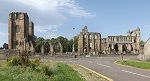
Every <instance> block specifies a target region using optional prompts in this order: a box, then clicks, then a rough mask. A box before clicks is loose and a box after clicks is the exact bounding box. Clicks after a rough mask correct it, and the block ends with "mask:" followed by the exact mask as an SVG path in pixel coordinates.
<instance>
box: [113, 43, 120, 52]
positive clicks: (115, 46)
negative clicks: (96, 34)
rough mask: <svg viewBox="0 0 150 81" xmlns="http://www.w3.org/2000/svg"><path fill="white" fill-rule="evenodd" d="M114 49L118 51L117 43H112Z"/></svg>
mask: <svg viewBox="0 0 150 81" xmlns="http://www.w3.org/2000/svg"><path fill="white" fill-rule="evenodd" d="M114 49H115V51H116V52H118V51H119V49H118V44H117V43H116V44H115V45H114Z"/></svg>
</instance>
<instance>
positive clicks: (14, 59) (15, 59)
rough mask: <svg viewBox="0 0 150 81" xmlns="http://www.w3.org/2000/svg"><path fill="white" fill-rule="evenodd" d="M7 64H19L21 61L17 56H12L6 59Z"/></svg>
mask: <svg viewBox="0 0 150 81" xmlns="http://www.w3.org/2000/svg"><path fill="white" fill-rule="evenodd" d="M7 62H8V63H7V65H8V66H18V65H21V61H20V58H19V57H16V56H13V57H10V58H8V59H7Z"/></svg>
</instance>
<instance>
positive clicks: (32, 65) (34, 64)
mask: <svg viewBox="0 0 150 81" xmlns="http://www.w3.org/2000/svg"><path fill="white" fill-rule="evenodd" d="M39 65H40V58H38V59H35V60H34V61H32V62H31V63H30V67H31V68H32V69H33V70H35V69H36V67H37V66H39Z"/></svg>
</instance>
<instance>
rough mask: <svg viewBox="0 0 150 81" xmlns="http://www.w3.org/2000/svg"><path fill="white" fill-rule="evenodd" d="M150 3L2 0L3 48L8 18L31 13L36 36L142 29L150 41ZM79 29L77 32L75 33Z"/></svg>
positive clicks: (130, 0) (121, 32)
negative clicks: (11, 14) (15, 14)
mask: <svg viewBox="0 0 150 81" xmlns="http://www.w3.org/2000/svg"><path fill="white" fill-rule="evenodd" d="M149 4H150V0H0V27H1V28H0V46H2V45H3V43H4V42H7V40H8V34H7V33H8V26H7V23H8V21H7V20H8V14H9V13H10V12H12V11H19V12H27V13H28V15H29V17H30V20H32V21H33V22H34V23H35V35H36V36H38V37H39V36H42V37H44V38H52V37H57V36H60V35H61V36H65V37H67V38H72V37H73V36H75V35H77V34H79V32H80V31H81V29H82V28H83V27H84V26H85V25H87V26H88V29H89V31H91V32H100V33H101V35H102V37H107V36H108V35H126V32H127V31H128V30H132V29H135V28H137V27H140V29H141V38H142V40H144V41H146V40H147V39H148V38H149V37H150V5H149ZM73 28H75V30H73Z"/></svg>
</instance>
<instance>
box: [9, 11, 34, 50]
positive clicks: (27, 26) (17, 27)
mask: <svg viewBox="0 0 150 81" xmlns="http://www.w3.org/2000/svg"><path fill="white" fill-rule="evenodd" d="M8 33H9V34H8V41H9V42H8V47H9V49H15V50H20V51H33V50H34V48H33V42H34V40H35V36H34V24H33V22H29V17H28V14H27V13H24V12H12V13H10V14H9V19H8Z"/></svg>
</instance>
